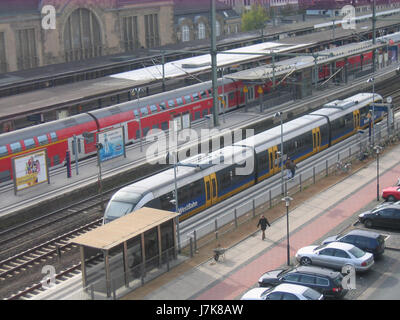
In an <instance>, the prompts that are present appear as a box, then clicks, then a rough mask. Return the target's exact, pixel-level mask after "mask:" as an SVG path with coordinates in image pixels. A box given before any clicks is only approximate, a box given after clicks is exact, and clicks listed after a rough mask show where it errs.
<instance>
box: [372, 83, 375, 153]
mask: <svg viewBox="0 0 400 320" xmlns="http://www.w3.org/2000/svg"><path fill="white" fill-rule="evenodd" d="M372 144H373V145H375V78H372Z"/></svg>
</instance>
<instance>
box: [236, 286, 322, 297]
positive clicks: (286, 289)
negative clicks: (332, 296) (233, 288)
mask: <svg viewBox="0 0 400 320" xmlns="http://www.w3.org/2000/svg"><path fill="white" fill-rule="evenodd" d="M323 299H324V296H323V295H322V294H321V293H319V292H318V291H316V290H314V289H311V288H309V287H306V286H301V285H298V284H288V283H283V284H280V285H278V286H276V287H269V288H254V289H250V290H249V291H247V292H246V293H245V294H244V295H243V296H242V298H241V299H240V300H323Z"/></svg>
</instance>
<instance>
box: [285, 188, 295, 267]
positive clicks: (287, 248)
mask: <svg viewBox="0 0 400 320" xmlns="http://www.w3.org/2000/svg"><path fill="white" fill-rule="evenodd" d="M292 200H293V198H291V197H289V196H286V197H284V198H282V201H285V206H286V239H287V241H286V251H287V265H288V266H290V243H289V206H290V201H292Z"/></svg>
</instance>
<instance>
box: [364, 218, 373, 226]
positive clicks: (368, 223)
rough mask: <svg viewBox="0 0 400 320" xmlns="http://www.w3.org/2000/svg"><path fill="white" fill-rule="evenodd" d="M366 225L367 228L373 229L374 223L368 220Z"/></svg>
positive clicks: (365, 222)
mask: <svg viewBox="0 0 400 320" xmlns="http://www.w3.org/2000/svg"><path fill="white" fill-rule="evenodd" d="M364 225H365V226H366V227H367V228H372V221H371V220H370V219H367V220H365V221H364Z"/></svg>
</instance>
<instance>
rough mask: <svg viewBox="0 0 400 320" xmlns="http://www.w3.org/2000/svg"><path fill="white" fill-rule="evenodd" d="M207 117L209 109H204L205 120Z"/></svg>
mask: <svg viewBox="0 0 400 320" xmlns="http://www.w3.org/2000/svg"><path fill="white" fill-rule="evenodd" d="M206 115H208V109H204V110H203V118H204V117H205V116H206Z"/></svg>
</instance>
